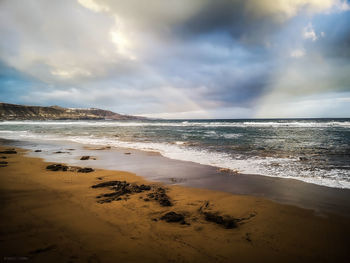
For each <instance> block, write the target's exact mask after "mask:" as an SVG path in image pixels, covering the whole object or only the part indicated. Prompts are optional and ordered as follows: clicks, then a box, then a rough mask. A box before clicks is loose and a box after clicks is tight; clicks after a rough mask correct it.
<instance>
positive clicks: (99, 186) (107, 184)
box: [91, 181, 121, 188]
mask: <svg viewBox="0 0 350 263" xmlns="http://www.w3.org/2000/svg"><path fill="white" fill-rule="evenodd" d="M119 183H121V181H108V182H103V183H99V184H95V185H93V186H91V188H101V187H109V186H115V185H118V184H119Z"/></svg>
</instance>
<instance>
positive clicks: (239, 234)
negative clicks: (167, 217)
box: [0, 147, 350, 262]
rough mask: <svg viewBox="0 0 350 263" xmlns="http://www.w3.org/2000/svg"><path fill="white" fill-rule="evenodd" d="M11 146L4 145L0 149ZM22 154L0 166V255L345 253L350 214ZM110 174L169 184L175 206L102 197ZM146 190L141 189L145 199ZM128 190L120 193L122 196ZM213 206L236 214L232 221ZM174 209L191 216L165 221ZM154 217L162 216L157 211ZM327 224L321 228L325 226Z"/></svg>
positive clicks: (190, 257)
mask: <svg viewBox="0 0 350 263" xmlns="http://www.w3.org/2000/svg"><path fill="white" fill-rule="evenodd" d="M6 148H8V147H0V149H1V151H3V150H4V149H6ZM16 151H18V153H17V154H0V156H5V157H7V158H6V159H4V160H5V161H6V162H8V165H7V166H6V167H0V169H1V170H0V173H1V176H0V180H1V184H0V194H1V199H0V200H1V206H0V207H1V210H2V213H1V214H2V215H3V216H2V220H1V233H2V235H1V236H2V238H1V240H0V244H1V246H0V247H1V256H2V257H3V259H4V258H11V257H12V258H15V259H19V258H20V257H23V258H27V259H28V260H29V261H34V262H42V261H46V262H48V261H50V262H62V261H65V262H67V261H71V262H116V261H118V260H120V261H121V262H139V261H140V260H142V261H143V262H169V261H172V262H232V261H237V262H256V261H259V262H281V261H283V262H296V261H298V262H312V261H317V262H334V261H337V262H347V261H348V260H349V259H350V258H349V254H348V251H347V249H348V244H349V241H350V240H349V236H350V235H349V234H350V223H349V221H348V219H347V218H345V217H341V216H337V215H333V214H323V215H322V216H317V215H315V214H314V212H313V211H310V210H305V209H302V208H298V207H294V206H290V205H282V204H278V203H276V202H272V201H269V200H267V199H264V198H261V197H253V196H244V195H232V194H229V193H225V192H218V191H212V190H206V189H199V188H190V187H184V186H180V185H173V186H171V185H166V186H164V185H163V184H161V183H155V182H151V181H147V180H145V179H144V178H142V177H140V176H137V175H135V174H133V173H128V172H121V171H111V170H102V169H97V170H96V171H94V172H91V173H77V172H70V171H58V172H53V171H47V170H46V169H45V168H46V166H47V165H48V163H46V162H44V161H43V160H41V159H39V158H33V157H28V156H24V154H25V152H26V151H25V150H20V149H18V148H16ZM111 180H120V181H122V180H125V181H127V182H130V183H133V184H137V185H142V184H145V185H152V187H153V185H155V186H157V187H158V186H160V187H163V188H164V189H165V190H166V194H167V195H168V196H169V198H170V200H171V202H172V203H173V206H170V207H167V206H161V205H159V203H158V202H156V201H154V200H150V201H145V199H146V198H147V195H146V192H141V193H134V194H130V195H129V196H128V197H127V198H126V199H125V200H124V199H123V200H119V201H112V202H109V203H98V202H97V201H98V199H97V198H96V197H97V196H98V195H101V194H104V193H106V192H108V191H107V189H102V188H101V189H100V188H98V189H93V188H91V186H93V185H96V184H98V183H101V182H109V181H111ZM140 197H142V198H140ZM123 198H124V197H123ZM207 202H208V205H207V206H206V207H205V209H207V210H206V211H207V212H210V213H213V214H215V213H218V215H220V216H222V217H225V216H228V217H231V218H235V219H240V220H241V221H237V227H236V228H232V229H226V228H224V227H222V225H219V224H216V223H215V222H212V221H207V220H206V218H205V216H203V213H201V212H200V211H201V207H203V205H204V204H206V203H207ZM171 211H174V212H176V213H179V214H182V215H184V217H185V220H186V223H188V224H180V223H176V222H173V223H168V222H166V221H163V220H161V217H162V216H164V214H166V213H168V212H171ZM155 219H156V220H155ZM320 230H322V231H320Z"/></svg>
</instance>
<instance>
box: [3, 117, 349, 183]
mask: <svg viewBox="0 0 350 263" xmlns="http://www.w3.org/2000/svg"><path fill="white" fill-rule="evenodd" d="M0 137H1V138H5V139H14V140H25V141H28V140H38V139H39V140H45V141H52V140H57V141H62V140H63V141H72V142H77V143H81V144H89V145H109V146H115V147H127V148H134V149H138V150H147V151H155V152H159V153H161V154H162V155H163V156H165V157H168V158H172V159H177V160H183V161H192V162H196V163H200V164H206V165H212V166H216V167H221V168H228V169H231V170H233V171H235V172H239V173H243V174H244V173H249V174H259V175H265V176H274V177H282V178H294V179H298V180H302V181H305V182H309V183H315V184H319V185H325V186H330V187H338V188H350V119H287V120H286V119H280V120H276V119H273V120H271V119H268V120H262V119H259V120H252V119H248V120H241V119H240V120H147V121H145V120H142V121H4V122H0Z"/></svg>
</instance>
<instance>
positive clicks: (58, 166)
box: [46, 163, 94, 173]
mask: <svg viewBox="0 0 350 263" xmlns="http://www.w3.org/2000/svg"><path fill="white" fill-rule="evenodd" d="M46 170H50V171H54V172H57V171H63V172H66V171H69V172H78V173H91V172H93V171H94V169H92V168H90V167H84V168H82V167H76V166H67V165H63V164H60V163H55V164H50V165H48V166H46Z"/></svg>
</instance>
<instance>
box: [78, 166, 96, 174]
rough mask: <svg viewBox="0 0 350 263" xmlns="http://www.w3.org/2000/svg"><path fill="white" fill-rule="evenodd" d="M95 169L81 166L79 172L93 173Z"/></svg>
mask: <svg viewBox="0 0 350 263" xmlns="http://www.w3.org/2000/svg"><path fill="white" fill-rule="evenodd" d="M93 171H95V170H94V169H92V168H90V167H85V168H79V169H78V173H91V172H93Z"/></svg>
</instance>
